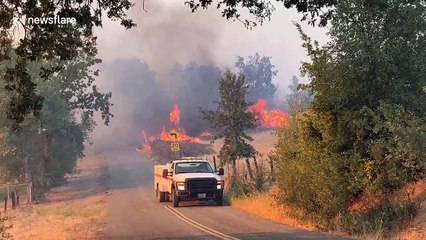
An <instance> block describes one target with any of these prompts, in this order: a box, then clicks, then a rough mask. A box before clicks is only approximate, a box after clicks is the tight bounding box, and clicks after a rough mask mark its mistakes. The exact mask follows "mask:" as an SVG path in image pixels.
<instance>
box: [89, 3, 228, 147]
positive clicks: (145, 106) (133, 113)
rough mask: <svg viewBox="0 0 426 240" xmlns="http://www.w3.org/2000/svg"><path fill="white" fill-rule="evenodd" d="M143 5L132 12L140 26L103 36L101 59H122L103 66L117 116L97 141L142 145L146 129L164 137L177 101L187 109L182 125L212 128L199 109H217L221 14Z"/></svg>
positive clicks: (104, 83) (102, 129) (191, 128)
mask: <svg viewBox="0 0 426 240" xmlns="http://www.w3.org/2000/svg"><path fill="white" fill-rule="evenodd" d="M141 7H142V6H140V4H139V5H136V6H135V8H134V10H133V13H131V16H132V18H133V19H134V20H135V22H136V23H137V24H138V27H137V28H135V29H132V30H129V31H127V32H125V33H124V30H123V29H121V28H120V29H118V28H115V27H111V28H108V29H106V28H104V30H103V31H102V33H101V35H102V36H100V38H99V41H100V46H103V48H101V49H100V50H101V51H100V57H101V58H106V59H112V58H113V57H111V56H117V55H119V56H121V58H122V59H118V60H117V59H115V60H113V61H108V62H105V63H103V64H102V66H101V74H100V77H99V79H98V80H97V82H98V85H99V86H100V87H101V89H102V90H103V91H111V92H112V93H113V95H112V102H113V104H114V106H113V108H112V113H113V114H114V118H113V119H112V121H111V124H110V126H108V127H104V126H98V128H96V129H95V132H94V134H93V140H94V141H95V143H96V144H97V145H104V144H108V145H110V143H111V142H110V141H111V140H112V141H113V142H112V145H115V144H116V143H117V142H119V143H122V144H126V145H129V144H131V145H133V146H134V145H137V144H140V143H141V140H142V139H141V133H140V131H141V130H142V129H144V130H146V131H147V133H148V135H158V134H159V133H160V132H161V130H162V126H163V125H165V127H166V128H167V127H171V126H168V123H169V112H170V111H171V110H172V108H173V104H175V103H176V104H179V106H180V107H181V124H180V127H183V128H184V129H186V130H187V132H188V134H192V135H196V134H198V133H199V132H200V131H203V130H205V129H206V128H207V124H206V123H205V122H204V121H203V120H202V119H201V118H200V114H199V111H198V107H206V108H212V106H213V105H212V101H214V100H217V91H218V90H217V89H218V78H219V77H220V69H219V68H217V67H215V66H214V65H215V64H214V63H215V60H214V58H213V57H212V56H213V55H212V53H211V51H212V50H214V48H215V45H216V42H217V41H218V38H219V36H218V34H219V33H220V28H221V26H222V24H223V23H224V21H221V18H220V15H219V14H218V12H217V11H214V12H212V11H203V12H202V14H197V13H196V14H191V13H190V11H189V9H188V7H187V6H184V5H183V3H182V6H180V7H177V5H176V4H171V5H169V4H167V1H158V2H157V1H150V2H147V4H146V6H145V7H146V9H147V11H148V12H146V13H144V12H143V11H141ZM213 22H214V23H215V25H214V26H211V25H212V23H213ZM206 26H211V27H206ZM213 28H214V29H213ZM117 41H120V42H122V44H115V43H116V42H117ZM111 45H112V46H119V47H118V48H117V47H115V48H108V46H111ZM117 53H118V54H117Z"/></svg>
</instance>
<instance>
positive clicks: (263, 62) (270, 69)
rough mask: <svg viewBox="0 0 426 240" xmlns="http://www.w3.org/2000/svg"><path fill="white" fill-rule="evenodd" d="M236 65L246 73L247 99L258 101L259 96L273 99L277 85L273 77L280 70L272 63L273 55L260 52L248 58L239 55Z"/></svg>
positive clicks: (241, 71)
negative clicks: (264, 54)
mask: <svg viewBox="0 0 426 240" xmlns="http://www.w3.org/2000/svg"><path fill="white" fill-rule="evenodd" d="M235 66H236V67H237V68H238V69H239V70H240V74H242V75H244V77H245V82H246V83H247V84H248V85H249V94H248V96H247V100H248V101H250V102H256V101H257V100H258V99H259V98H263V99H267V100H268V101H270V100H272V99H273V97H274V95H275V92H276V91H277V87H276V86H275V85H274V84H273V83H272V79H273V78H274V77H275V76H277V73H278V71H277V70H275V66H274V65H272V63H271V57H267V56H262V57H261V56H260V55H259V54H258V53H256V54H254V55H252V56H249V57H248V60H245V59H244V58H243V57H240V56H239V57H237V62H236V63H235Z"/></svg>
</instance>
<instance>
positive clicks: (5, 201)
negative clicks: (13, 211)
mask: <svg viewBox="0 0 426 240" xmlns="http://www.w3.org/2000/svg"><path fill="white" fill-rule="evenodd" d="M7 200H8V197H7V196H6V197H4V211H5V212H6V211H7Z"/></svg>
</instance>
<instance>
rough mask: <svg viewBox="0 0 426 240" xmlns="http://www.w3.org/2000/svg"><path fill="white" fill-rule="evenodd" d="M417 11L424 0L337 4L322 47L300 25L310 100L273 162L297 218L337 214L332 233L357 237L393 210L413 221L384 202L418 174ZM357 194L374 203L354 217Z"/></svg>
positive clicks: (420, 40)
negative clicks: (376, 202)
mask: <svg viewBox="0 0 426 240" xmlns="http://www.w3.org/2000/svg"><path fill="white" fill-rule="evenodd" d="M425 12H426V5H425V1H416V2H414V1H413V2H407V1H402V0H379V1H366V0H365V1H355V2H354V1H349V0H344V1H339V3H338V5H337V6H336V17H335V19H334V20H333V24H332V27H331V29H330V36H331V39H332V40H331V41H330V42H329V43H328V44H327V45H325V46H324V47H320V46H319V44H318V43H317V42H312V41H311V39H310V38H309V37H308V36H307V35H306V34H304V33H303V32H302V30H301V28H300V26H299V27H298V28H299V31H300V33H301V36H302V39H303V40H304V44H303V46H304V47H305V48H306V50H307V53H308V55H309V56H310V58H311V62H309V63H304V64H303V65H302V74H304V76H308V77H309V78H310V79H311V82H310V83H309V84H307V85H305V87H306V88H308V89H309V90H310V91H311V92H312V93H313V94H314V96H315V97H314V100H313V102H312V104H311V106H310V107H309V108H308V109H307V110H306V111H305V112H302V113H298V114H296V116H295V117H294V118H293V119H292V121H291V122H290V124H289V126H288V127H285V128H284V129H283V130H282V131H281V132H280V140H279V142H278V144H277V146H276V152H275V155H274V159H275V160H276V162H277V165H278V168H279V169H280V172H281V174H279V176H278V182H279V186H280V188H281V189H282V190H283V191H284V192H285V194H284V195H283V196H282V198H281V200H282V201H283V202H285V203H286V204H288V205H289V206H292V207H294V208H295V209H299V210H300V209H301V210H302V211H303V213H304V214H303V217H308V218H309V219H310V220H312V221H315V222H317V223H318V224H319V225H320V226H322V227H326V228H334V227H336V221H337V218H338V216H340V220H339V223H337V224H340V225H341V226H340V227H342V228H343V229H347V230H350V231H352V232H357V233H359V232H361V231H363V229H362V227H363V226H362V224H359V223H360V222H367V223H368V224H371V226H370V227H371V228H370V229H369V231H372V230H375V229H377V228H379V227H384V228H385V229H390V228H392V224H395V223H399V221H397V218H399V217H400V215H401V212H403V210H401V209H408V210H407V211H408V212H407V214H402V216H404V217H409V216H410V214H413V212H412V210H413V208H410V207H409V206H410V203H401V204H400V205H395V204H392V201H391V199H392V194H393V193H394V192H395V191H396V190H398V189H400V188H401V187H402V186H404V185H406V184H407V183H411V182H413V181H417V180H419V179H421V178H424V176H425V172H426V165H425V163H426V159H425V152H424V150H423V149H425V147H426V145H425V143H426V134H425V128H426V118H425V113H426V109H425V107H426V95H425V94H424V90H423V89H424V86H426V78H425V74H426V72H425V71H424V69H425V68H426V52H425V51H424V49H425V43H426V36H425V34H424V33H425V32H426V18H424V15H425ZM419 149H421V150H419ZM302 189H303V192H302ZM302 193H303V194H302ZM362 197H373V198H378V199H380V200H381V201H380V204H379V205H378V206H370V207H371V208H370V209H369V210H368V212H367V213H365V214H361V213H354V212H352V211H351V210H350V207H351V206H352V205H353V204H354V203H355V202H357V201H359V200H360V199H362ZM406 206H408V207H407V208H406ZM404 217H401V218H402V219H403V218H404ZM362 218H364V219H362ZM367 218H368V219H367ZM348 219H349V220H348ZM355 219H358V220H357V221H355ZM378 219H380V222H381V223H382V224H383V225H382V226H379V224H377V223H378V222H379V221H378ZM364 230H365V229H364Z"/></svg>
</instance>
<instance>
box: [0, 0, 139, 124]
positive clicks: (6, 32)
mask: <svg viewBox="0 0 426 240" xmlns="http://www.w3.org/2000/svg"><path fill="white" fill-rule="evenodd" d="M131 6H133V4H132V3H131V2H130V1H129V0H107V1H103V0H102V1H101V0H96V1H81V0H70V1H54V0H47V1H40V0H34V1H12V0H6V1H1V2H0V62H4V61H13V64H10V65H9V66H8V67H7V68H6V69H5V70H4V71H2V72H1V73H0V79H1V81H3V82H4V84H5V86H4V88H5V89H6V90H8V91H10V92H11V93H12V94H11V95H10V98H9V99H8V102H9V103H8V106H7V108H6V111H5V112H4V113H5V114H6V116H7V117H8V118H9V119H11V120H13V127H14V128H15V129H20V126H19V125H20V123H22V122H23V121H24V119H25V116H26V115H28V114H30V113H34V114H36V115H37V114H39V113H40V111H41V109H42V107H43V97H42V96H41V95H39V94H38V93H37V86H36V84H35V79H34V76H31V75H30V73H29V72H28V66H30V65H31V62H33V61H39V62H45V63H46V65H48V66H44V67H43V68H42V69H41V70H42V71H40V73H39V76H40V77H42V78H44V79H48V78H51V77H53V76H54V73H55V74H57V73H58V72H60V71H61V70H62V69H64V68H65V67H66V64H67V62H68V61H73V60H75V59H78V56H79V54H81V52H84V53H85V54H89V55H95V54H96V52H97V50H96V37H95V36H94V35H93V28H94V27H100V26H102V15H106V16H107V17H108V18H109V19H111V20H119V21H120V22H121V25H123V26H124V27H125V28H131V27H133V26H135V24H134V23H133V21H132V20H130V19H128V18H127V16H126V10H128V9H129V8H130V7H131ZM103 13H104V14H103ZM105 13H106V14H105ZM54 16H59V17H73V18H75V19H76V24H65V25H55V24H37V25H35V24H34V25H33V24H30V23H29V22H28V21H27V20H28V19H29V18H37V17H54ZM15 22H17V23H18V25H14V23H15ZM12 55H15V57H13V58H12Z"/></svg>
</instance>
